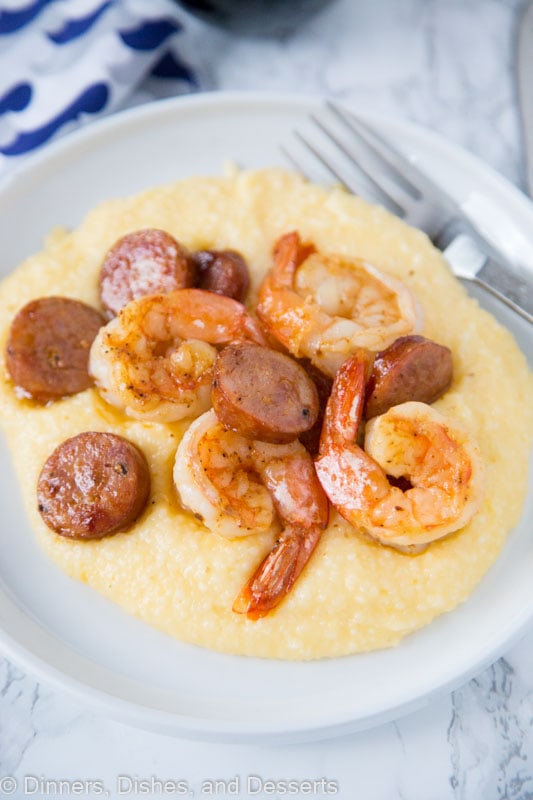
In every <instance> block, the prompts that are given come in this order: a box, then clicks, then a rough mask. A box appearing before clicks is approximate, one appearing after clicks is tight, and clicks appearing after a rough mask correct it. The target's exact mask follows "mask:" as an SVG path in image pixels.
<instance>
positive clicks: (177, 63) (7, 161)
mask: <svg viewBox="0 0 533 800" xmlns="http://www.w3.org/2000/svg"><path fill="white" fill-rule="evenodd" d="M182 37H183V26H182V24H181V22H180V19H179V9H178V7H177V6H176V5H175V3H173V2H172V0H2V2H1V3H0V173H1V172H3V171H5V170H6V169H8V168H9V167H11V166H13V165H14V164H16V163H19V162H20V160H21V159H22V158H23V157H24V156H25V155H27V154H28V153H30V152H32V151H35V150H36V149H37V148H39V147H41V146H42V145H44V144H46V143H47V142H48V141H50V140H51V139H53V138H55V137H57V136H59V135H61V134H63V133H65V132H67V131H70V130H72V129H74V128H76V127H78V126H79V125H82V124H84V123H86V122H88V121H90V120H92V119H95V118H96V117H99V116H102V115H103V114H108V113H110V112H112V111H114V110H116V109H118V108H122V107H124V106H126V105H128V104H129V105H131V104H132V103H134V102H139V95H140V97H141V99H142V100H146V99H152V98H157V97H165V96H169V95H173V94H180V93H184V92H191V91H195V90H197V89H199V88H200V86H199V79H198V76H197V71H196V70H195V69H193V68H192V66H191V65H190V64H189V63H188V60H185V59H184V57H183V55H182V54H180V50H181V49H182V43H183V38H182ZM143 86H145V87H147V89H146V91H144V92H142V91H141V92H139V87H141V89H142V87H143Z"/></svg>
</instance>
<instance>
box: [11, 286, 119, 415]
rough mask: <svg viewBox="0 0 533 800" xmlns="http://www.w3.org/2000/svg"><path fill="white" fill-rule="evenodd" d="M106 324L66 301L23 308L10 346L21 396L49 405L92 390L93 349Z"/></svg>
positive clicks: (81, 305) (53, 299) (91, 310)
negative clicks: (90, 360)
mask: <svg viewBox="0 0 533 800" xmlns="http://www.w3.org/2000/svg"><path fill="white" fill-rule="evenodd" d="M104 324H105V320H104V319H103V317H102V315H101V314H99V313H98V311H96V310H95V309H94V308H91V307H90V306H88V305H85V303H81V302H80V301H79V300H72V299H71V298H68V297H41V298H39V299H38V300H32V301H31V302H30V303H28V304H27V305H25V306H24V307H23V308H22V309H21V310H20V311H19V312H18V314H17V315H16V316H15V318H14V319H13V322H12V323H11V328H10V331H9V337H8V341H7V347H6V367H7V371H8V373H9V375H10V377H11V379H12V381H13V383H14V384H15V386H16V387H17V390H18V391H19V393H20V394H21V395H23V396H25V397H29V398H32V399H33V400H36V401H38V402H40V403H46V402H48V401H49V400H57V399H58V398H60V397H65V396H66V395H71V394H76V393H77V392H82V391H83V390H84V389H88V388H89V386H91V385H92V380H91V378H90V376H89V369H88V367H89V351H90V349H91V344H92V342H93V339H94V338H95V336H96V334H97V333H98V331H99V330H100V328H101V327H102V325H104Z"/></svg>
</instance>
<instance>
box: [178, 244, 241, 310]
mask: <svg viewBox="0 0 533 800" xmlns="http://www.w3.org/2000/svg"><path fill="white" fill-rule="evenodd" d="M191 260H192V262H193V264H194V266H195V269H196V285H197V286H198V287H199V288H200V289H207V290H208V291H209V292H216V293H217V294H225V295H226V296H227V297H233V299H234V300H239V302H241V303H243V302H244V300H245V299H246V294H247V292H248V287H249V285H250V275H249V272H248V265H247V264H246V261H245V260H244V258H243V257H242V256H241V254H240V253H237V252H236V251H235V250H197V251H196V252H195V253H191Z"/></svg>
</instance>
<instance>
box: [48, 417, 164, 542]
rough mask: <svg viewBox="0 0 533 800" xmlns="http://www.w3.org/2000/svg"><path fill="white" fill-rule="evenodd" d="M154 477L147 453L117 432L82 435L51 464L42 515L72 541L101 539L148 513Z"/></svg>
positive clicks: (61, 447)
mask: <svg viewBox="0 0 533 800" xmlns="http://www.w3.org/2000/svg"><path fill="white" fill-rule="evenodd" d="M149 492H150V473H149V470H148V464H147V463H146V459H145V457H144V455H143V454H142V453H141V451H140V450H139V449H138V448H137V447H136V446H135V445H134V444H132V443H131V442H128V441H126V439H123V438H122V437H121V436H117V435H116V434H114V433H95V432H92V431H89V432H86V433H80V434H78V435H77V436H73V437H72V438H71V439H67V440H66V441H64V442H63V443H62V444H60V445H59V447H56V449H55V450H54V452H53V453H52V454H51V455H50V456H49V458H48V460H47V461H46V463H45V465H44V467H43V469H42V471H41V474H40V476H39V481H38V483H37V503H38V509H39V512H40V514H41V517H42V518H43V520H44V521H45V523H46V524H47V525H48V527H49V528H51V529H52V530H53V531H55V532H56V533H59V534H61V535H62V536H68V537H70V538H72V539H101V538H102V537H103V536H107V535H109V534H110V533H117V532H118V531H120V530H124V529H125V528H127V527H129V526H130V525H131V524H132V523H133V522H134V521H135V520H136V519H137V517H138V516H139V515H140V513H141V512H142V511H143V509H144V507H145V505H146V502H147V500H148V495H149Z"/></svg>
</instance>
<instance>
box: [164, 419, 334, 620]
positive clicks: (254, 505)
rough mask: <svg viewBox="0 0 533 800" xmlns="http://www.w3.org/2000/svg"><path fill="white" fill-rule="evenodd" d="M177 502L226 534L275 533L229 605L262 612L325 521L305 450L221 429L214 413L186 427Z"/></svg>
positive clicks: (294, 572)
mask: <svg viewBox="0 0 533 800" xmlns="http://www.w3.org/2000/svg"><path fill="white" fill-rule="evenodd" d="M174 483H175V485H176V488H177V491H178V493H179V495H180V498H181V501H182V503H183V505H184V506H185V507H186V508H188V509H189V510H191V511H192V512H193V513H194V514H195V515H196V516H198V517H200V518H201V519H202V521H203V522H204V524H205V525H206V527H208V528H209V529H210V530H212V531H213V532H214V533H219V534H222V535H223V536H227V537H229V538H233V537H236V536H246V535H250V534H254V533H259V532H263V531H267V530H269V529H272V530H274V529H276V528H277V529H278V530H279V527H280V525H279V523H280V522H281V526H282V530H281V533H280V534H279V536H278V538H277V540H276V542H275V544H274V546H273V548H272V550H271V551H270V552H269V553H268V554H267V556H266V558H264V559H263V561H262V562H261V564H260V565H259V566H258V567H257V569H256V570H255V572H254V573H253V575H252V576H251V577H250V579H249V580H248V581H247V582H246V584H245V586H243V588H242V589H241V591H240V592H239V595H238V596H237V598H236V600H235V602H234V604H233V610H234V611H236V612H238V613H241V614H247V616H248V617H249V618H251V619H257V618H259V617H262V616H265V615H266V614H268V613H269V611H271V610H272V609H273V608H275V607H276V606H277V605H278V604H279V603H280V602H281V601H282V600H283V598H284V597H285V596H286V595H287V594H288V592H289V591H290V590H291V588H292V587H293V585H294V583H295V581H296V580H297V578H298V576H299V575H300V573H301V572H302V570H303V568H304V567H305V565H306V564H307V562H308V561H309V558H310V557H311V555H312V553H313V551H314V549H315V547H316V545H317V543H318V541H319V539H320V536H321V534H322V531H323V529H324V528H325V527H326V525H327V522H328V501H327V498H326V495H325V494H324V492H323V490H322V487H321V486H320V483H319V481H318V478H317V476H316V472H315V469H314V464H313V461H312V458H311V456H310V455H309V454H308V452H307V450H306V449H305V448H304V447H303V445H301V444H300V442H297V441H294V442H291V443H289V444H266V443H264V442H258V441H252V440H249V439H246V438H245V437H243V436H241V435H240V434H238V433H235V432H234V431H228V430H226V429H224V428H223V426H222V425H221V424H220V422H218V419H217V417H216V414H215V412H214V411H212V410H211V411H207V412H206V413H205V414H203V415H202V416H201V417H199V418H198V419H197V420H195V422H193V423H192V425H191V426H190V427H189V429H188V431H187V432H186V434H185V436H184V437H183V439H182V441H181V443H180V445H179V447H178V451H177V453H176V461H175V465H174Z"/></svg>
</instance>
